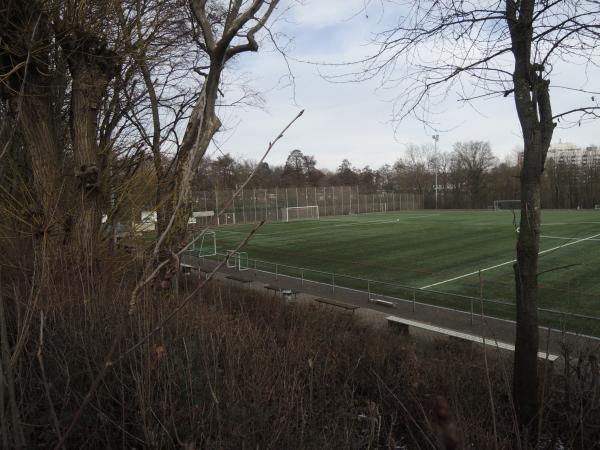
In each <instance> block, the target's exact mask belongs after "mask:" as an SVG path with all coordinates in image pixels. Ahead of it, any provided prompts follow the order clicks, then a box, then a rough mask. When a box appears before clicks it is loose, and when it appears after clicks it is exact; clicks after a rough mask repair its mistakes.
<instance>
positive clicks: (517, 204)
mask: <svg viewBox="0 0 600 450" xmlns="http://www.w3.org/2000/svg"><path fill="white" fill-rule="evenodd" d="M515 209H521V200H494V211H513V210H515Z"/></svg>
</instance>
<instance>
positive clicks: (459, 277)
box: [421, 233, 600, 289]
mask: <svg viewBox="0 0 600 450" xmlns="http://www.w3.org/2000/svg"><path fill="white" fill-rule="evenodd" d="M598 236H600V233H598V234H595V235H593V236H589V237H586V238H581V239H578V240H576V241H571V242H568V243H566V244H563V245H558V246H556V247H552V248H549V249H546V250H542V251H541V252H539V253H538V255H543V254H544V253H548V252H551V251H553V250H558V249H559V248H563V247H568V246H569V245H573V244H578V243H579V242H584V241H591V240H594V238H597V237H598ZM516 261H517V260H516V259H513V260H510V261H506V262H503V263H500V264H496V265H495V266H491V267H486V268H485V269H481V270H476V271H475V272H471V273H467V274H465V275H460V276H458V277H454V278H450V279H449V280H444V281H440V282H438V283H433V284H429V285H427V286H423V287H422V288H421V289H429V288H431V287H434V286H439V285H440V284H445V283H450V282H451V281H455V280H460V279H461V278H466V277H470V276H471V275H477V274H478V273H479V272H486V271H488V270H492V269H496V268H498V267H502V266H506V265H507V264H512V263H514V262H516Z"/></svg>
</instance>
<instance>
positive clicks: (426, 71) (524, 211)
mask: <svg viewBox="0 0 600 450" xmlns="http://www.w3.org/2000/svg"><path fill="white" fill-rule="evenodd" d="M394 3H395V4H397V3H398V2H394ZM400 3H401V6H400V8H401V9H402V12H403V14H402V16H403V17H402V18H401V19H400V21H399V22H398V24H397V25H396V26H393V27H392V28H390V29H389V30H387V31H385V32H383V33H381V34H379V35H378V37H377V42H378V43H379V45H380V47H379V51H378V52H377V54H376V55H374V56H373V57H371V58H369V59H367V60H366V61H363V63H364V65H363V66H362V67H361V69H360V70H357V71H355V72H354V73H352V74H350V76H351V78H352V79H353V80H356V79H357V78H358V79H364V78H370V77H378V76H381V77H383V80H384V82H387V83H388V85H390V84H397V85H398V86H401V90H402V92H403V94H402V95H400V96H399V97H398V98H397V101H396V109H395V113H396V117H397V119H399V120H402V119H404V118H406V117H408V116H413V117H416V118H417V119H419V120H422V121H424V122H429V120H430V116H429V114H428V113H429V112H430V111H431V110H432V109H435V106H436V105H438V104H439V102H440V100H441V99H443V98H445V97H446V96H448V94H449V93H454V92H455V91H458V96H459V97H460V98H461V99H462V100H464V101H474V100H483V99H485V100H489V99H492V98H504V97H509V96H511V95H512V96H513V98H514V104H515V108H516V112H517V116H518V119H519V122H520V125H521V129H522V134H523V144H524V157H523V166H522V170H521V174H520V183H521V223H520V234H519V239H518V244H517V263H516V264H515V266H514V272H515V280H516V281H515V282H516V285H517V290H516V292H517V299H516V300H517V301H516V304H517V306H516V309H517V338H516V352H515V359H514V378H513V397H514V400H515V403H516V407H517V413H518V417H519V419H520V423H521V424H522V425H530V424H532V423H533V422H534V419H535V417H536V415H537V411H538V375H537V351H538V317H537V304H538V282H537V267H538V252H539V234H540V204H541V203H540V180H541V176H542V172H543V170H544V162H545V159H546V154H547V150H548V147H549V145H550V141H551V139H552V134H553V131H554V128H555V126H556V123H557V122H558V121H559V120H562V121H563V122H564V121H570V122H571V123H573V122H574V123H581V121H585V120H589V119H594V118H596V117H597V116H598V112H599V111H600V105H599V104H598V98H597V96H596V97H594V96H593V95H590V93H591V92H590V91H586V90H585V89H581V86H577V85H572V86H562V87H561V86H556V87H555V88H556V89H558V88H566V89H569V90H570V91H571V92H572V96H573V97H574V96H577V97H578V98H579V100H580V102H581V103H580V106H579V107H576V108H572V109H570V110H567V111H564V112H559V113H558V114H557V113H554V112H553V111H552V107H551V91H550V77H551V75H552V69H553V68H554V67H555V66H557V65H561V64H563V65H564V64H569V63H570V64H581V67H582V70H586V69H588V70H595V69H597V68H598V45H597V44H598V38H599V37H600V34H599V33H600V30H599V26H598V22H597V20H598V2H597V1H594V0H560V1H536V0H502V1H501V0H485V1H482V2H464V1H458V0H450V1H444V2H438V1H434V0H420V1H415V2H400ZM511 66H512V68H511ZM402 71H404V72H402ZM346 75H348V74H346Z"/></svg>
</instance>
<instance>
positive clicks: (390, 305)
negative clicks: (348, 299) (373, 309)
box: [369, 297, 396, 308]
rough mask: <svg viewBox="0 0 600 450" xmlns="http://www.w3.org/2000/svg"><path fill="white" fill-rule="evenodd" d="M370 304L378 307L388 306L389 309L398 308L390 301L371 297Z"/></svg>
mask: <svg viewBox="0 0 600 450" xmlns="http://www.w3.org/2000/svg"><path fill="white" fill-rule="evenodd" d="M369 303H375V304H377V305H381V306H387V307H388V308H394V307H395V306H396V305H394V302H390V301H389V300H383V299H381V298H374V297H371V298H370V299H369Z"/></svg>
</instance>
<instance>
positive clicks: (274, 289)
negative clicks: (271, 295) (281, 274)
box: [264, 284, 281, 292]
mask: <svg viewBox="0 0 600 450" xmlns="http://www.w3.org/2000/svg"><path fill="white" fill-rule="evenodd" d="M264 288H265V289H266V290H268V291H273V292H279V291H281V289H280V288H279V286H273V285H272V284H265V285H264Z"/></svg>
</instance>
